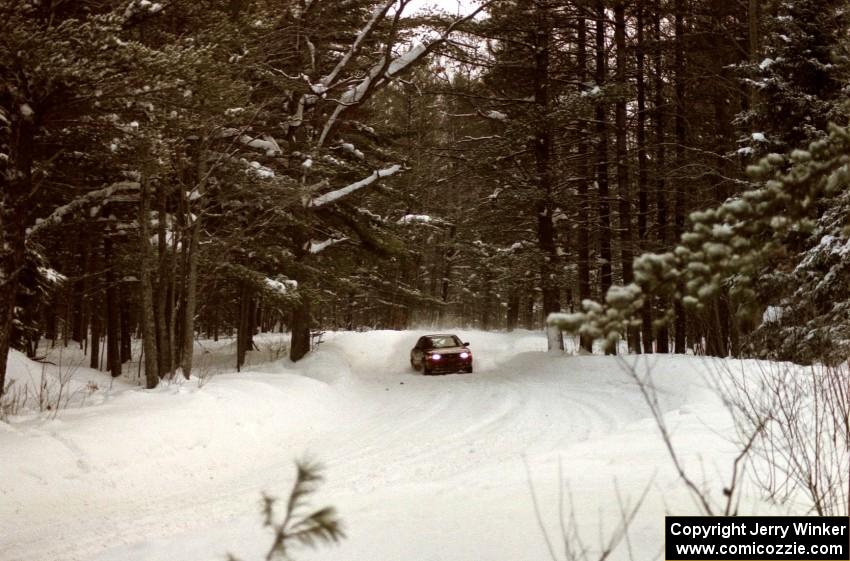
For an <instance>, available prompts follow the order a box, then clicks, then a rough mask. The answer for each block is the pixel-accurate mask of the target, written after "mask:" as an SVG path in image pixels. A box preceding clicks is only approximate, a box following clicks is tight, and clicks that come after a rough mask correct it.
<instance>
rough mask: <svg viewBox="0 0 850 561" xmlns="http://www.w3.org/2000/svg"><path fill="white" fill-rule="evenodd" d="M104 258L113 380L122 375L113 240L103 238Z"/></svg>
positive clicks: (108, 349)
mask: <svg viewBox="0 0 850 561" xmlns="http://www.w3.org/2000/svg"><path fill="white" fill-rule="evenodd" d="M103 257H104V261H105V263H106V365H107V368H108V370H109V372H110V373H111V374H112V377H113V378H117V377H118V376H120V375H121V363H122V361H121V311H120V308H119V297H118V281H117V280H116V278H115V260H114V253H113V250H112V238H111V237H109V235H106V236H105V237H104V238H103Z"/></svg>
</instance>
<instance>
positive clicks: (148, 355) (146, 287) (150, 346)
mask: <svg viewBox="0 0 850 561" xmlns="http://www.w3.org/2000/svg"><path fill="white" fill-rule="evenodd" d="M149 208H150V186H149V185H148V179H147V178H146V177H143V178H142V185H141V191H140V202H139V238H140V240H139V241H140V245H141V247H140V260H139V284H140V287H139V290H140V292H141V311H142V314H141V315H142V317H141V320H142V345H143V349H144V353H145V387H146V388H148V389H152V388H155V387H156V386H157V384H158V383H159V359H158V356H157V349H156V347H157V338H156V337H157V334H156V324H155V320H154V306H153V284H152V281H151V271H150V270H151V267H152V262H151V247H150V244H151V242H150V226H149V223H148V221H149V220H150V213H149Z"/></svg>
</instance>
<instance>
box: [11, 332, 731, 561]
mask: <svg viewBox="0 0 850 561" xmlns="http://www.w3.org/2000/svg"><path fill="white" fill-rule="evenodd" d="M458 334H459V335H460V336H461V337H462V338H463V339H464V340H469V341H470V342H471V343H472V349H473V353H474V356H475V360H476V373H475V374H473V375H449V376H436V377H424V376H421V375H418V374H416V373H414V372H413V371H412V370H411V369H410V367H409V365H408V362H407V360H408V353H409V349H410V347H411V346H412V345H413V343H414V342H415V341H416V338H417V337H418V336H419V335H420V333H419V332H389V331H386V332H371V333H341V334H331V335H330V336H329V340H328V341H327V342H325V343H324V344H322V345H321V347H320V350H319V352H317V353H315V354H314V355H312V356H310V357H309V358H307V359H305V360H304V361H302V362H300V363H298V364H297V365H292V364H291V363H288V362H285V361H279V362H274V363H268V364H264V365H260V366H257V367H256V368H253V370H255V371H254V372H250V373H245V372H243V373H241V374H222V375H218V376H216V377H214V378H213V379H212V380H211V381H210V382H209V383H207V384H206V385H204V386H203V387H202V388H198V384H197V383H195V382H187V383H184V384H182V385H170V386H163V387H160V388H159V389H157V390H154V391H143V390H139V389H135V388H132V387H129V386H127V387H123V386H122V387H120V388H117V389H114V390H113V391H112V392H111V393H110V394H109V396H108V398H103V399H100V400H99V401H98V402H96V404H95V405H91V406H86V407H82V408H79V409H69V410H66V411H63V412H62V414H61V415H60V416H59V418H58V419H56V420H44V419H43V418H38V419H16V420H14V421H13V422H12V423H11V424H10V425H7V424H2V423H0V447H2V450H3V453H2V456H0V519H2V520H3V524H2V525H0V560H2V561H13V560H14V561H18V560H20V561H35V560H39V561H41V560H43V561H51V560H71V559H74V560H98V561H118V560H120V561H142V560H145V561H178V560H181V561H206V560H210V561H212V560H221V559H223V558H224V556H225V554H226V553H228V552H229V553H233V554H235V555H237V556H239V557H240V558H241V559H243V560H244V561H249V560H253V559H259V558H261V555H264V554H265V551H266V550H267V548H268V545H269V543H270V541H269V535H268V532H267V531H266V530H264V529H263V528H261V520H260V516H259V498H260V494H261V492H263V491H265V492H268V493H270V494H272V495H276V496H280V497H283V496H285V495H286V493H287V492H288V489H289V487H290V485H291V483H292V479H293V476H294V469H293V460H294V459H297V458H304V457H309V458H313V459H315V460H318V461H320V462H321V463H322V464H323V465H324V466H325V471H324V474H325V477H326V483H325V485H324V486H323V487H322V491H321V492H320V493H319V495H318V496H317V498H316V499H315V505H314V506H317V507H318V506H324V505H325V504H333V505H334V506H336V507H337V509H338V510H339V512H340V515H341V517H342V518H343V520H344V522H345V527H346V533H347V534H348V538H347V539H346V540H345V541H343V542H342V543H341V545H340V546H338V547H334V548H330V549H323V550H319V551H310V550H305V551H303V552H299V555H298V558H299V559H320V560H331V559H347V560H351V561H359V560H363V561H366V560H369V561H383V560H386V561H393V560H405V561H453V560H457V561H478V560H480V561H485V560H486V561H499V560H504V561H521V560H526V559H527V560H529V561H531V560H540V559H547V558H550V557H551V555H550V553H549V549H548V546H547V540H546V536H545V535H544V530H545V532H546V534H548V536H549V541H550V542H551V543H552V547H553V549H554V550H555V555H556V557H557V558H559V559H562V558H564V555H563V546H562V545H560V544H559V542H561V541H562V539H561V534H562V531H561V528H560V520H559V518H560V516H559V509H560V505H559V503H563V504H564V505H565V506H564V508H565V509H566V510H567V511H572V512H574V514H575V517H576V524H577V526H578V528H579V530H580V531H581V533H582V536H583V541H584V544H585V546H587V547H589V548H598V547H599V546H600V545H601V540H602V538H604V537H605V536H607V535H608V534H610V532H611V531H613V530H614V529H615V527H616V525H617V523H618V520H619V517H620V511H621V508H623V507H624V506H625V505H628V504H633V503H634V502H635V501H637V500H638V498H639V497H640V495H641V494H642V493H643V492H644V490H645V489H647V486H648V488H649V490H648V494H647V499H646V501H645V503H644V505H643V507H642V508H641V511H640V514H639V516H638V518H637V520H636V521H635V523H634V524H633V525H632V527H631V529H630V533H629V540H628V543H625V542H624V544H623V546H622V548H621V549H620V551H619V554H620V555H621V556H623V558H625V557H626V556H627V555H628V552H627V549H628V547H631V548H632V549H633V550H634V552H635V553H636V557H635V558H636V559H652V558H655V556H656V555H657V554H658V553H659V551H660V548H661V537H662V528H663V526H662V523H663V519H662V516H663V515H664V513H665V512H666V511H671V512H673V513H676V514H689V513H694V512H695V506H694V505H693V503H692V501H691V500H690V499H689V498H688V495H687V494H686V493H685V492H684V489H683V488H682V486H681V485H680V483H679V482H678V479H677V477H676V475H675V472H674V471H673V470H672V466H671V464H670V461H669V458H668V457H667V455H666V452H665V450H664V447H663V444H662V443H661V441H660V439H659V437H658V432H657V429H656V428H655V425H654V421H653V420H652V419H651V418H650V417H649V412H648V409H647V407H646V405H645V404H644V401H643V398H642V397H641V395H640V392H639V391H638V389H637V387H636V386H635V384H634V382H633V381H632V380H631V379H630V378H629V376H627V375H626V374H625V373H624V372H623V370H622V368H621V366H620V365H618V362H617V361H616V359H612V358H606V357H597V356H594V357H571V356H564V355H552V354H547V353H545V352H542V351H543V349H544V348H545V339H544V338H543V337H542V336H539V335H537V334H533V333H519V334H504V333H503V334H492V333H483V332H463V331H461V332H458ZM14 359H15V360H18V361H23V359H22V358H21V357H20V356H19V355H16V357H14ZM640 365H641V366H640V368H642V369H643V368H645V367H646V366H647V365H651V366H652V370H653V379H654V381H655V383H656V385H657V387H658V392H659V398H660V402H661V405H662V409H663V411H664V412H665V418H666V419H667V420H668V422H669V424H670V426H671V427H673V429H674V432H675V441H676V443H677V446H678V448H679V450H680V451H681V453H682V454H683V457H685V459H686V460H687V465H688V466H690V467H692V468H693V469H694V470H695V471H696V474H697V475H698V476H700V475H702V476H704V478H705V479H706V480H707V481H708V482H709V483H708V485H709V487H708V489H709V491H710V492H712V493H713V494H715V495H716V496H718V498H720V489H721V487H720V485H721V484H722V482H723V480H724V478H725V477H726V476H727V475H728V469H729V467H730V465H731V458H732V457H733V455H734V450H735V447H734V446H733V445H732V444H731V443H730V442H729V441H728V439H727V438H726V437H727V436H729V437H731V436H732V435H731V434H730V430H729V419H728V415H727V413H726V411H725V410H724V408H723V407H722V405H721V404H720V403H719V400H718V399H717V398H716V397H715V396H714V394H713V393H712V392H710V391H708V390H707V389H705V387H704V381H703V374H704V371H705V367H706V364H705V363H704V362H703V361H702V360H700V359H696V358H687V357H660V358H652V359H650V361H649V362H646V361H643V360H642V361H641V362H640ZM81 375H83V374H78V376H81ZM618 497H619V498H618ZM535 498H536V501H537V505H538V512H535V508H534V502H535Z"/></svg>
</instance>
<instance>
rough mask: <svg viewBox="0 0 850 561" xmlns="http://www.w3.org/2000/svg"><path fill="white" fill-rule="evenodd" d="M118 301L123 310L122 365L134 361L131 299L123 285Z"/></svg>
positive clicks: (119, 291)
mask: <svg viewBox="0 0 850 561" xmlns="http://www.w3.org/2000/svg"><path fill="white" fill-rule="evenodd" d="M118 300H119V302H120V308H121V363H122V364H123V363H125V362H129V361H131V360H133V330H132V329H131V326H130V299H129V298H128V297H127V286H126V285H125V284H124V283H121V285H120V286H119V289H118Z"/></svg>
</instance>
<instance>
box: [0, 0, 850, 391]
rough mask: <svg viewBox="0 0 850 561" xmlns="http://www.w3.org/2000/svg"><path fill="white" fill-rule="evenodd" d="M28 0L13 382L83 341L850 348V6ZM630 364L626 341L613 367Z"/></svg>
mask: <svg viewBox="0 0 850 561" xmlns="http://www.w3.org/2000/svg"><path fill="white" fill-rule="evenodd" d="M409 3H410V0H333V1H332V0H277V1H269V0H198V1H196V2H177V1H169V0H161V1H159V2H153V1H151V0H80V1H77V2H67V1H63V0H41V1H36V0H31V1H17V0H0V18H1V19H0V190H1V191H2V193H0V196H2V198H1V199H0V287H2V289H0V392H2V389H3V388H4V373H5V364H6V357H7V354H8V352H9V348H10V347H11V348H17V349H20V350H23V351H26V352H27V353H28V354H29V355H30V356H35V355H36V354H37V352H38V351H37V345H38V343H39V341H44V340H47V341H48V342H49V343H51V344H55V345H69V344H74V345H82V346H84V348H86V349H87V352H88V353H89V355H90V356H91V366H92V367H94V368H103V369H105V370H108V371H110V372H112V374H113V375H116V376H117V375H119V374H120V373H121V371H122V364H124V363H126V362H127V361H129V360H139V357H138V356H136V357H133V356H132V355H133V353H134V352H137V353H138V352H139V350H137V349H136V347H134V346H133V345H131V343H132V342H133V341H135V340H141V341H142V342H143V345H142V346H141V349H140V352H142V353H143V355H144V365H145V366H144V372H145V380H146V384H147V386H148V387H153V386H155V385H156V384H157V382H158V381H159V379H160V378H162V377H166V376H170V375H173V374H174V373H176V372H182V374H183V375H186V376H189V375H190V373H191V371H192V352H187V351H188V350H190V349H191V348H192V344H193V341H194V340H195V338H197V337H209V338H217V337H219V336H225V335H226V336H233V335H235V336H236V338H237V359H236V360H237V364H236V366H237V367H239V366H241V364H242V363H243V361H244V357H245V353H246V352H247V351H248V350H250V349H251V348H252V346H253V342H252V337H253V336H254V335H255V334H256V333H258V332H259V331H272V330H281V331H291V334H292V335H291V343H290V346H289V354H290V357H291V358H292V359H293V360H298V359H300V358H302V357H303V356H304V355H305V354H306V353H307V352H309V350H310V344H311V334H312V333H314V332H315V331H318V330H322V329H375V328H385V329H405V328H408V327H411V326H416V325H420V324H428V325H459V326H470V327H472V326H474V327H477V328H481V329H508V330H511V329H515V328H520V327H522V328H527V329H543V328H544V326H546V325H547V322H546V318H547V317H549V316H550V315H551V314H558V313H562V314H559V315H556V316H552V317H553V321H551V322H549V324H550V347H552V348H556V347H558V346H561V347H562V346H563V341H562V340H561V334H560V329H561V328H564V329H568V330H570V331H574V332H577V333H579V334H580V337H581V346H582V347H583V348H584V349H586V350H588V351H589V350H592V348H593V347H592V345H593V342H594V340H598V339H605V340H607V341H609V342H616V340H617V339H620V338H621V339H623V340H624V341H626V342H627V344H628V347H629V349H630V350H631V351H633V352H659V353H666V352H676V353H684V352H691V351H693V352H697V353H705V354H710V355H716V356H727V355H733V356H759V357H769V358H778V359H783V360H786V359H787V360H795V361H800V362H810V361H827V362H829V361H835V360H841V359H842V358H843V359H846V358H847V356H848V355H850V282H848V279H850V241H848V240H850V231H848V226H850V189H848V188H847V187H848V184H850V179H848V177H849V176H850V167H848V166H850V133H848V131H847V129H845V128H842V127H846V126H847V125H848V124H850V103H848V99H850V21H848V20H850V11H849V10H847V7H846V4H845V2H844V1H843V0H782V1H780V0H748V1H742V0H636V1H631V2H625V1H624V0H492V1H489V2H480V3H478V4H476V7H473V8H470V9H469V10H467V12H466V13H463V14H461V15H459V16H449V15H446V14H444V13H440V12H433V13H432V12H422V11H414V10H411V9H409V7H408V4H409ZM606 348H607V349H608V351H609V352H613V345H608V346H607V347H606Z"/></svg>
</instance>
